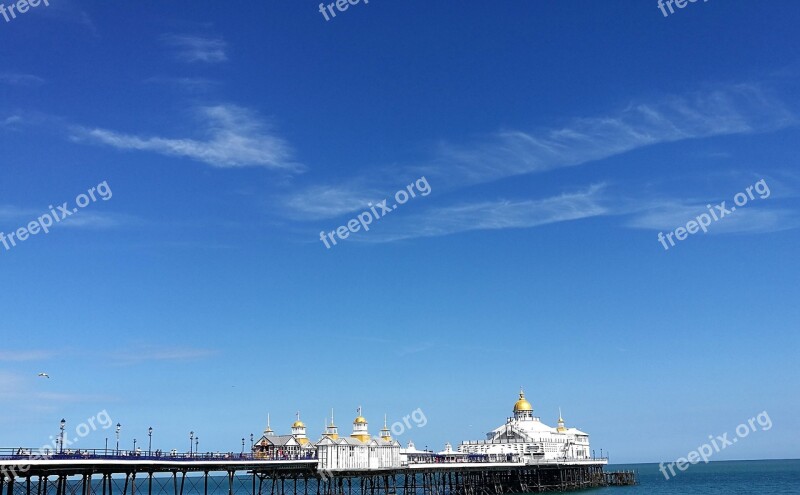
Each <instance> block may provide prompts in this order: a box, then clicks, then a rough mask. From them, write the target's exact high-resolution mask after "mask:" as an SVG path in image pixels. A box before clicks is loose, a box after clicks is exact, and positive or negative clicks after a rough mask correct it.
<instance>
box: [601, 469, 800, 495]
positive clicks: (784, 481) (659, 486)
mask: <svg viewBox="0 0 800 495" xmlns="http://www.w3.org/2000/svg"><path fill="white" fill-rule="evenodd" d="M620 470H633V471H636V472H637V473H638V476H637V479H638V481H639V485H637V486H632V487H609V488H601V489H597V490H591V491H589V492H587V493H592V494H596V493H597V494H600V493H603V494H605V493H608V494H614V495H639V494H647V495H677V494H681V495H694V494H704V495H708V494H720V495H722V494H725V495H728V494H738V493H742V494H744V493H746V494H784V493H793V494H800V460H778V461H724V462H709V463H708V464H703V463H699V464H694V465H690V466H689V468H688V469H687V470H686V471H683V472H681V471H678V470H677V469H676V470H675V473H676V476H674V477H673V476H671V475H670V479H669V480H667V479H665V478H664V475H663V474H662V473H661V471H659V470H658V464H626V465H621V464H617V465H611V466H608V468H607V469H606V471H620ZM667 472H668V473H669V471H667Z"/></svg>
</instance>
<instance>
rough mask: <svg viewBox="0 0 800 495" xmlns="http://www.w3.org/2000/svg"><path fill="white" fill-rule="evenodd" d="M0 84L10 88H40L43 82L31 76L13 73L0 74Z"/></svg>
mask: <svg viewBox="0 0 800 495" xmlns="http://www.w3.org/2000/svg"><path fill="white" fill-rule="evenodd" d="M0 83H2V84H8V85H10V86H27V87H31V86H41V85H42V84H44V83H45V80H44V79H42V78H41V77H39V76H34V75H33V74H19V73H15V72H3V73H0Z"/></svg>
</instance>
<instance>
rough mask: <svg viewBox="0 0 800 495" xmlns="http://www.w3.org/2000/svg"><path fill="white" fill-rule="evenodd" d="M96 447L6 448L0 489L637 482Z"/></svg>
mask: <svg viewBox="0 0 800 495" xmlns="http://www.w3.org/2000/svg"><path fill="white" fill-rule="evenodd" d="M16 452H25V450H24V449H16ZM27 452H32V450H28V451H27ZM97 452H98V451H83V453H80V454H72V455H66V454H57V455H53V456H52V457H48V458H36V457H34V456H31V455H29V454H28V455H25V454H19V453H17V454H14V453H13V451H11V452H9V449H5V450H4V451H3V452H0V495H137V494H139V495H145V494H146V495H209V494H211V495H503V494H508V493H539V492H559V491H560V492H566V491H575V490H582V489H588V488H596V487H603V486H622V485H632V484H635V483H636V476H635V473H633V472H629V471H621V472H605V471H604V466H605V464H606V463H607V461H606V460H605V459H586V460H580V461H568V462H553V461H546V462H544V461H542V462H536V463H524V462H519V461H516V462H425V463H409V464H407V465H404V466H402V467H399V468H391V469H380V468H379V469H355V470H336V471H334V470H324V469H319V461H318V460H317V459H316V458H301V457H299V456H298V457H297V458H293V459H264V458H259V457H258V456H254V455H252V454H249V453H248V454H200V455H198V454H191V455H190V454H180V455H170V456H158V457H155V456H142V455H134V454H132V455H130V456H128V455H116V453H112V454H110V455H106V452H105V451H100V452H101V453H100V454H98V453H97Z"/></svg>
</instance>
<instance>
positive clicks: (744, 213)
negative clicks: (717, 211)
mask: <svg viewBox="0 0 800 495" xmlns="http://www.w3.org/2000/svg"><path fill="white" fill-rule="evenodd" d="M729 203H730V202H729ZM729 206H730V205H729ZM703 213H708V209H707V208H706V206H705V204H687V203H680V202H663V203H660V204H653V205H651V206H649V207H648V208H647V209H645V210H643V211H641V212H637V213H635V214H634V215H633V216H632V217H631V218H630V219H629V220H628V221H627V223H626V226H628V227H631V228H636V229H646V230H652V231H654V232H670V231H673V230H675V229H676V228H678V227H681V226H685V225H686V223H687V222H688V221H690V220H693V219H695V218H696V217H697V216H698V215H701V214H703ZM799 226H800V216H798V214H797V212H796V211H793V210H790V209H786V208H774V207H770V206H768V205H766V204H764V205H759V204H752V205H747V206H745V207H741V208H737V209H736V211H735V212H733V213H731V214H729V215H726V216H725V218H721V219H720V220H719V221H716V222H713V223H712V224H711V225H710V226H709V227H708V234H763V233H767V232H778V231H782V230H789V229H794V228H797V227H799Z"/></svg>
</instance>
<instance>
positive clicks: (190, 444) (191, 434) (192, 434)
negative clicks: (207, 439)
mask: <svg viewBox="0 0 800 495" xmlns="http://www.w3.org/2000/svg"><path fill="white" fill-rule="evenodd" d="M193 443H194V431H190V432H189V457H192V444H193Z"/></svg>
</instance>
